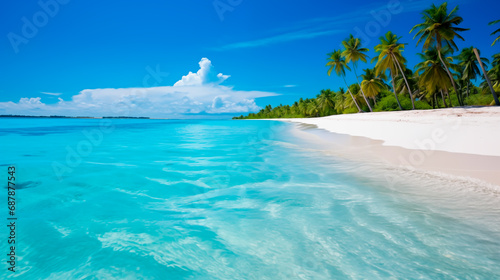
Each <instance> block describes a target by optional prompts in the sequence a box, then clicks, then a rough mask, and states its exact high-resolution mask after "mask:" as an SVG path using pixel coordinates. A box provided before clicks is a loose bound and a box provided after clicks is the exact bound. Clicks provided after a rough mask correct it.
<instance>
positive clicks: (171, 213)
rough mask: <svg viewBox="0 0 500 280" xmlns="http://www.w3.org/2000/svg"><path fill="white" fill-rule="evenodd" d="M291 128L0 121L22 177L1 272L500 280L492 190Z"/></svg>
mask: <svg viewBox="0 0 500 280" xmlns="http://www.w3.org/2000/svg"><path fill="white" fill-rule="evenodd" d="M294 129H296V128H295V126H294V125H292V124H286V123H281V122H272V121H192V120H189V121H183V120H107V121H106V120H91V119H0V136H1V143H0V144H1V145H0V146H1V148H0V151H1V155H2V156H1V158H0V164H1V166H2V170H4V171H3V172H4V174H5V176H4V177H3V178H4V179H2V180H4V181H6V180H7V175H6V172H7V166H9V165H11V164H14V165H15V167H16V170H17V172H16V181H17V183H18V184H17V188H18V190H17V193H16V198H17V203H18V204H17V217H18V221H17V229H16V230H17V240H16V244H17V246H16V248H17V249H16V250H17V252H16V253H17V256H18V262H17V264H16V270H17V272H16V273H11V272H10V271H8V270H7V268H8V265H7V264H6V262H5V257H4V258H3V261H2V263H3V266H2V271H1V272H0V278H2V279H3V278H11V277H15V276H17V277H18V279H391V278H392V279H403V278H404V279H498V278H499V277H500V228H499V227H500V198H499V195H498V193H497V192H495V191H493V190H490V189H488V188H487V187H483V186H481V185H480V184H478V183H475V182H467V181H460V180H453V179H450V178H442V177H439V176H433V175H432V176H431V175H428V174H418V173H415V172H409V171H408V172H404V171H402V170H391V169H390V168H387V167H384V166H371V165H369V164H362V163H357V162H351V161H349V160H347V159H342V158H341V157H333V156H327V155H325V153H324V151H323V150H322V148H319V147H316V146H315V144H313V143H312V142H311V143H309V142H307V141H306V140H300V139H297V138H295V137H293V136H292V135H291V132H292V131H293V130H294ZM386 174H392V175H395V178H397V179H396V180H395V181H394V182H391V183H389V182H388V180H387V176H386ZM4 191H5V192H6V191H7V190H6V189H5V188H4ZM2 195H3V194H2ZM0 209H1V210H0V218H2V219H3V220H4V221H6V220H5V219H6V216H7V206H6V203H5V202H4V204H2V206H1V207H0ZM0 234H1V235H2V236H4V237H6V236H7V234H8V233H7V231H6V230H5V227H3V229H2V231H1V232H0ZM5 240H6V239H4V241H2V242H1V245H0V246H2V252H6V251H7V249H8V246H7V242H6V241H5ZM3 255H4V256H5V253H4V254H3Z"/></svg>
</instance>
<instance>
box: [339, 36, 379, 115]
mask: <svg viewBox="0 0 500 280" xmlns="http://www.w3.org/2000/svg"><path fill="white" fill-rule="evenodd" d="M342 45H344V48H345V49H344V51H343V52H342V57H344V58H345V62H346V63H349V62H352V65H353V70H354V75H355V76H356V81H357V82H358V85H359V86H360V87H361V84H360V83H359V78H358V73H356V63H357V62H358V60H361V61H363V62H366V59H367V58H368V56H367V55H366V54H364V53H365V52H367V51H368V49H367V48H362V47H361V40H360V39H359V38H354V36H352V34H351V35H350V36H349V39H347V40H345V41H342ZM361 94H362V95H363V98H364V99H365V102H366V104H367V105H368V109H370V112H373V110H372V107H371V106H370V102H368V99H366V95H365V93H364V92H363V89H361Z"/></svg>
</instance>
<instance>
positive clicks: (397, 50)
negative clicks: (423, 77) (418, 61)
mask: <svg viewBox="0 0 500 280" xmlns="http://www.w3.org/2000/svg"><path fill="white" fill-rule="evenodd" d="M399 39H401V37H398V36H397V35H396V34H393V33H392V32H391V31H389V32H387V33H386V34H385V37H384V36H381V37H380V44H378V45H376V46H375V52H377V53H379V55H378V57H374V58H373V59H372V62H374V61H375V59H378V61H377V64H376V65H375V70H376V71H377V73H381V72H385V71H386V70H387V69H389V72H390V73H391V79H392V88H393V90H394V96H395V97H396V101H397V103H398V106H399V109H401V110H403V107H401V103H400V102H399V99H398V95H397V93H396V87H395V85H394V76H395V75H397V73H398V68H399V71H401V73H402V74H403V77H405V79H406V76H405V75H404V72H403V69H402V67H401V65H404V64H405V63H406V59H405V58H404V57H403V55H402V54H401V53H402V52H403V49H404V44H401V43H399V42H398V40H399ZM397 66H398V67H397ZM406 84H407V86H408V92H409V93H410V99H411V103H412V106H413V109H415V104H414V102H413V96H412V91H411V89H410V86H409V85H408V83H406Z"/></svg>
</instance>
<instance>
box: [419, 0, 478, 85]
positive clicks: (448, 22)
mask: <svg viewBox="0 0 500 280" xmlns="http://www.w3.org/2000/svg"><path fill="white" fill-rule="evenodd" d="M457 11H458V6H456V7H455V8H454V9H453V10H452V11H451V12H450V13H448V4H447V3H446V2H444V3H443V4H441V6H439V7H436V5H434V4H432V6H431V8H429V9H427V10H424V12H422V19H423V20H424V22H423V23H420V24H417V25H415V26H414V27H413V28H412V29H411V30H410V33H411V32H413V30H415V29H417V30H418V32H417V33H416V34H415V36H414V37H413V39H415V38H416V37H417V36H420V38H419V39H418V41H417V46H418V44H420V42H421V41H422V40H424V44H423V49H424V50H425V49H429V48H430V47H431V46H435V47H436V49H437V51H438V52H437V53H438V56H439V60H440V61H441V63H442V64H443V65H444V68H445V70H446V73H447V74H448V77H449V79H450V81H451V84H452V85H453V89H454V90H455V92H456V93H457V94H458V91H457V86H456V85H455V81H454V79H453V76H452V75H451V72H450V70H449V69H448V66H447V65H446V63H445V62H444V60H443V58H442V57H441V52H440V50H441V48H442V47H443V44H444V45H445V46H448V47H449V48H450V49H451V50H453V49H456V50H458V47H457V45H456V44H455V41H453V40H454V39H455V37H458V38H460V39H462V40H463V41H465V39H464V38H463V37H462V36H460V34H458V32H462V31H467V30H469V29H466V28H460V27H456V26H457V25H459V24H460V23H461V22H462V21H463V18H462V17H460V16H458V15H457Z"/></svg>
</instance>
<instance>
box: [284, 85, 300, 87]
mask: <svg viewBox="0 0 500 280" xmlns="http://www.w3.org/2000/svg"><path fill="white" fill-rule="evenodd" d="M283 87H285V88H294V87H297V85H284V86H283Z"/></svg>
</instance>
